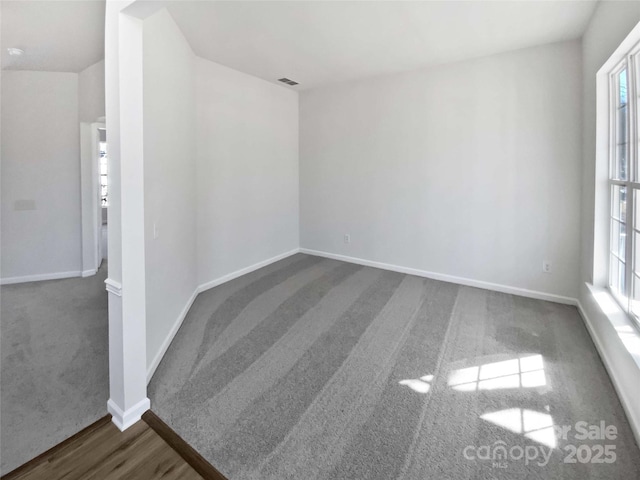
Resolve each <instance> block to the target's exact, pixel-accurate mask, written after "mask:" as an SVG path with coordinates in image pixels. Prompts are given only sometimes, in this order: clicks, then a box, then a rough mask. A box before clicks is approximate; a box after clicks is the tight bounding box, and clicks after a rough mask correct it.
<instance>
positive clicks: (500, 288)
mask: <svg viewBox="0 0 640 480" xmlns="http://www.w3.org/2000/svg"><path fill="white" fill-rule="evenodd" d="M300 253H306V254H308V255H315V256H318V257H325V258H331V259H333V260H341V261H343V262H349V263H355V264H357V265H364V266H367V267H375V268H381V269H382V270H391V271H393V272H398V273H406V274H408V275H416V276H418V277H424V278H431V279H433V280H441V281H443V282H449V283H457V284H459V285H466V286H468V287H476V288H482V289H484V290H492V291H495V292H502V293H510V294H512V295H519V296H521V297H529V298H535V299H538V300H546V301H549V302H555V303H562V304H565V305H577V304H578V300H577V299H576V298H571V297H563V296H562V295H556V294H553V293H546V292H539V291H536V290H527V289H526V288H518V287H510V286H508V285H500V284H498V283H491V282H484V281H482V280H473V279H471V278H465V277H456V276H453V275H447V274H444V273H436V272H429V271H426V270H418V269H416V268H410V267H402V266H400V265H393V264H390V263H382V262H374V261H372V260H365V259H363V258H357V257H349V256H346V255H339V254H335V253H329V252H323V251H320V250H310V249H308V248H301V249H300Z"/></svg>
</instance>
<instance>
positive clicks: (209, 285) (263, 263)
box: [198, 248, 300, 293]
mask: <svg viewBox="0 0 640 480" xmlns="http://www.w3.org/2000/svg"><path fill="white" fill-rule="evenodd" d="M299 252H300V249H299V248H294V249H293V250H289V251H288V252H285V253H281V254H280V255H276V256H275V257H271V258H268V259H267V260H262V261H261V262H258V263H254V264H253V265H250V266H248V267H245V268H241V269H240V270H236V271H235V272H231V273H229V274H227V275H224V276H222V277H220V278H217V279H215V280H211V281H210V282H206V283H203V284H202V285H200V286H199V287H198V293H200V292H204V291H205V290H209V289H210V288H213V287H217V286H218V285H222V284H223V283H227V282H228V281H230V280H233V279H236V278H238V277H241V276H242V275H246V274H247V273H251V272H253V271H255V270H258V269H259V268H262V267H266V266H267V265H271V264H272V263H275V262H278V261H280V260H283V259H285V258H287V257H290V256H291V255H295V254H296V253H299Z"/></svg>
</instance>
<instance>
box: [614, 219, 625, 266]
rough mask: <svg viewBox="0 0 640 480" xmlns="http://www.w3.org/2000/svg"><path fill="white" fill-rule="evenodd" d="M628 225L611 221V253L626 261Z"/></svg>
mask: <svg viewBox="0 0 640 480" xmlns="http://www.w3.org/2000/svg"><path fill="white" fill-rule="evenodd" d="M625 229H626V225H625V224H624V223H620V222H618V221H617V220H613V219H612V220H611V245H610V246H611V253H613V254H614V255H616V256H617V257H618V258H619V259H621V260H624V257H625V252H626V239H627V236H626V231H625Z"/></svg>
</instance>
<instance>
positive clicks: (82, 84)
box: [78, 60, 105, 123]
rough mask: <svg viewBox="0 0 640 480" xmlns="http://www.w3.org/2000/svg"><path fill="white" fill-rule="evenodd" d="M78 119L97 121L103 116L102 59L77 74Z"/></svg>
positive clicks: (103, 82)
mask: <svg viewBox="0 0 640 480" xmlns="http://www.w3.org/2000/svg"><path fill="white" fill-rule="evenodd" d="M78 79H79V89H78V94H79V97H80V100H79V102H80V104H79V107H80V114H79V115H80V121H81V122H89V123H91V122H97V121H98V119H100V117H104V116H105V102H104V85H105V81H104V80H105V79H104V60H102V61H100V62H97V63H94V64H93V65H91V66H89V67H87V68H85V69H84V70H83V71H81V72H80V73H79V74H78Z"/></svg>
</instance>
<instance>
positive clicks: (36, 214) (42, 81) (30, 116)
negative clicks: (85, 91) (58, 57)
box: [0, 70, 82, 279]
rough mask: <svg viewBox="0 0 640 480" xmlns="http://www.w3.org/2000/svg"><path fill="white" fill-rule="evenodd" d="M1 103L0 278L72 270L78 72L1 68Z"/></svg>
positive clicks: (76, 225) (77, 242) (76, 261)
mask: <svg viewBox="0 0 640 480" xmlns="http://www.w3.org/2000/svg"><path fill="white" fill-rule="evenodd" d="M1 101H2V142H1V143H2V146H1V148H2V164H1V170H2V175H1V176H2V249H1V250H2V253H1V265H2V267H1V268H2V270H1V272H0V276H1V277H2V278H3V279H6V278H8V277H23V276H32V275H35V276H38V275H48V274H53V275H55V274H60V273H63V272H70V274H78V273H79V271H80V269H81V253H82V252H81V230H80V228H81V226H80V137H79V131H80V127H79V121H78V75H77V74H75V73H59V72H31V71H6V70H5V71H3V72H2V99H1ZM23 208H27V210H22V209H23Z"/></svg>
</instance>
